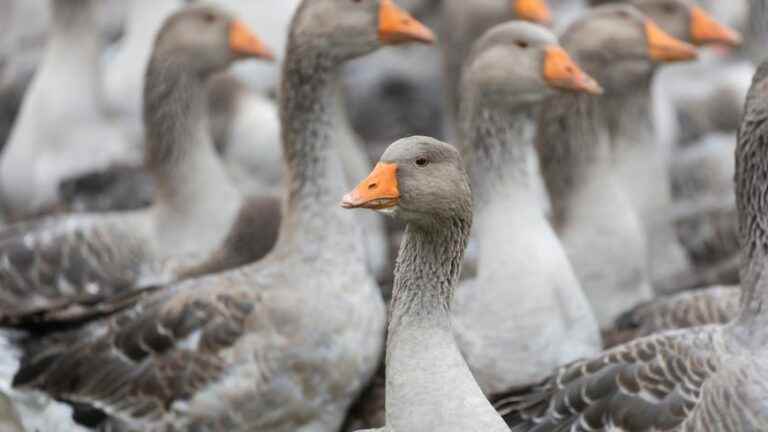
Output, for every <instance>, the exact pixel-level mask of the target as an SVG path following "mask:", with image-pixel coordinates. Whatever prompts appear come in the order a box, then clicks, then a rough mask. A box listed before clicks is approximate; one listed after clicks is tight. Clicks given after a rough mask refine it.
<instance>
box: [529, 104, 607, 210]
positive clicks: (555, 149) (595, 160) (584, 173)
mask: <svg viewBox="0 0 768 432" xmlns="http://www.w3.org/2000/svg"><path fill="white" fill-rule="evenodd" d="M536 144H537V150H538V154H539V163H540V166H541V173H542V176H543V177H544V180H545V184H546V186H547V190H548V192H549V194H550V198H551V201H552V208H553V212H554V216H555V221H556V222H557V221H561V220H562V219H563V217H564V215H565V214H566V213H567V212H568V208H569V206H570V205H571V204H573V203H572V202H571V201H572V199H573V198H574V197H575V196H576V194H575V192H577V191H579V190H581V189H582V188H584V187H586V186H587V185H589V184H591V183H592V182H593V181H602V180H603V179H602V178H601V176H607V175H609V173H610V172H611V166H612V160H611V148H610V136H609V132H608V127H607V120H606V118H605V116H604V106H603V105H602V101H601V98H595V97H591V96H587V95H558V96H555V97H553V98H551V99H549V100H548V101H547V102H546V103H545V104H544V106H543V107H542V118H541V121H540V122H539V131H538V135H537V143H536ZM576 204H578V203H576Z"/></svg>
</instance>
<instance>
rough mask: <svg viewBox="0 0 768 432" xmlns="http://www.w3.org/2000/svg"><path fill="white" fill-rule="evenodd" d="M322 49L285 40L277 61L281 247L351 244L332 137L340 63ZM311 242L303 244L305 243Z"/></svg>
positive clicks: (340, 123)
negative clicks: (283, 178)
mask: <svg viewBox="0 0 768 432" xmlns="http://www.w3.org/2000/svg"><path fill="white" fill-rule="evenodd" d="M322 51H323V49H318V48H313V47H307V46H301V45H300V44H297V43H295V42H294V41H291V42H289V46H288V50H287V52H288V54H287V57H286V59H285V62H284V65H283V81H282V86H281V94H280V97H281V100H280V120H281V125H282V130H281V132H282V142H283V155H284V158H285V162H286V164H287V169H286V172H287V176H288V177H287V199H286V202H285V208H284V210H285V211H284V212H283V214H284V216H283V221H282V224H281V231H280V242H279V244H280V245H281V246H285V245H292V246H297V245H298V246H300V247H298V249H297V250H299V251H309V250H310V249H311V250H321V249H323V248H325V247H341V246H342V245H341V244H340V243H341V242H349V243H355V244H356V246H354V248H359V244H358V243H359V240H360V239H359V237H360V236H355V235H350V233H355V232H357V231H358V230H359V227H358V226H357V225H356V224H355V223H354V219H353V218H354V215H353V214H352V213H351V212H349V211H344V210H342V209H341V208H340V207H339V198H340V197H341V196H342V195H343V194H344V192H345V191H346V190H347V189H348V185H347V181H346V178H345V172H344V169H343V166H342V163H341V159H340V156H339V154H338V153H337V150H336V148H337V143H336V141H337V137H338V135H337V134H339V133H340V131H343V130H344V128H345V127H346V125H345V123H344V122H345V121H346V113H344V112H343V104H341V103H339V99H338V97H339V96H338V94H339V93H338V90H339V85H340V84H339V82H340V64H339V61H338V60H336V59H334V58H333V57H332V56H330V55H329V54H328V53H325V52H322ZM310 244H311V245H313V246H312V248H308V247H307V245H310Z"/></svg>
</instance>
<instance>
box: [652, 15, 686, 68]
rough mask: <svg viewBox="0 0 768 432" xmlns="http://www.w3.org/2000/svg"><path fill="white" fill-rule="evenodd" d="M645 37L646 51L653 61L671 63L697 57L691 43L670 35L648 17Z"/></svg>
mask: <svg viewBox="0 0 768 432" xmlns="http://www.w3.org/2000/svg"><path fill="white" fill-rule="evenodd" d="M645 38H646V41H647V42H648V52H649V54H650V56H651V59H653V60H654V61H657V62H663V63H671V62H675V61H684V60H693V59H695V58H696V57H698V53H697V52H696V48H695V47H694V46H693V45H691V44H689V43H687V42H683V41H681V40H679V39H675V38H674V37H672V36H670V35H669V34H668V33H667V32H665V31H664V30H662V29H661V27H659V26H658V25H657V24H656V23H654V22H653V21H651V20H650V19H649V20H646V21H645Z"/></svg>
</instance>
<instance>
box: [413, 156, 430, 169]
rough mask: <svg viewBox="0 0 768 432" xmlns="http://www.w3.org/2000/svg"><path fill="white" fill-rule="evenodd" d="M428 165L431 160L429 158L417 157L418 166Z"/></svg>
mask: <svg viewBox="0 0 768 432" xmlns="http://www.w3.org/2000/svg"><path fill="white" fill-rule="evenodd" d="M427 165H429V161H428V160H427V158H418V159H416V166H418V167H425V166H427Z"/></svg>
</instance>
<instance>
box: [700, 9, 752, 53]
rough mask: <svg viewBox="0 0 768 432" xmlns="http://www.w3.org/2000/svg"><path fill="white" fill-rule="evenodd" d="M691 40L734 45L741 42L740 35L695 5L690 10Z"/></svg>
mask: <svg viewBox="0 0 768 432" xmlns="http://www.w3.org/2000/svg"><path fill="white" fill-rule="evenodd" d="M691 40H693V43H694V44H696V45H704V44H718V43H719V44H724V45H728V46H732V47H735V46H739V45H740V44H741V35H740V34H739V32H737V31H736V30H733V29H731V28H729V27H726V26H724V25H722V24H720V23H719V22H717V21H716V20H715V19H714V18H712V17H711V16H710V15H709V14H708V13H707V12H706V11H705V10H704V9H702V8H700V7H698V6H696V7H694V8H693V9H692V10H691Z"/></svg>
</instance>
